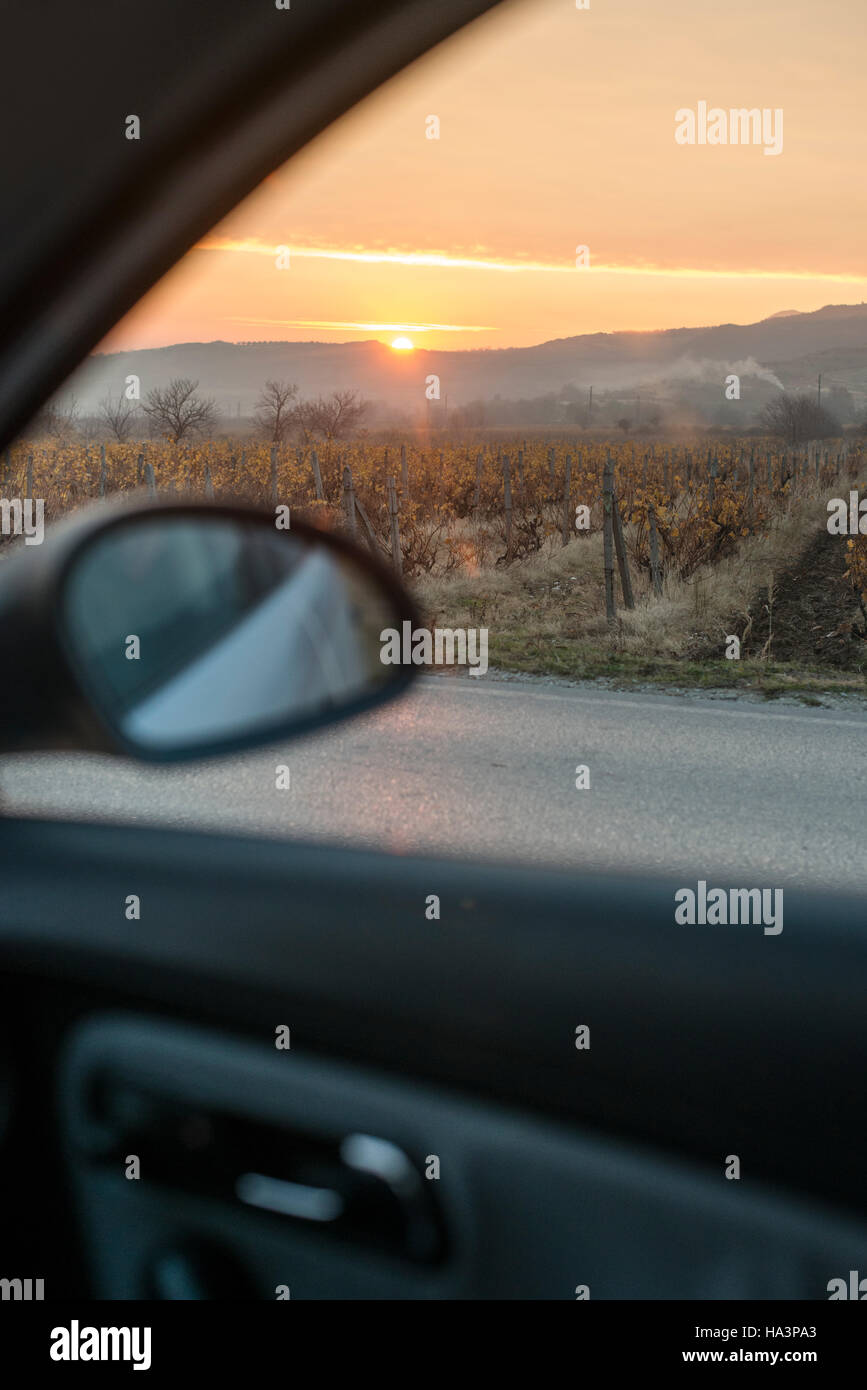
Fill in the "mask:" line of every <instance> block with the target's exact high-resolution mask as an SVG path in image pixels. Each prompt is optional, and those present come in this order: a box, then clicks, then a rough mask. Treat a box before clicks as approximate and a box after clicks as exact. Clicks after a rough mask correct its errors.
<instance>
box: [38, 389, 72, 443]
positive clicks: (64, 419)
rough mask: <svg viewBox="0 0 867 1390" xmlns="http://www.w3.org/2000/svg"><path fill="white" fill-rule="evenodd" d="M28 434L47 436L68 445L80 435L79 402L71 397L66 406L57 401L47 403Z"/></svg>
mask: <svg viewBox="0 0 867 1390" xmlns="http://www.w3.org/2000/svg"><path fill="white" fill-rule="evenodd" d="M28 433H32V434H37V435H38V434H47V435H50V436H51V438H52V439H53V440H55V441H56V442H57V443H58V444H68V443H69V441H70V440H71V439H74V438H75V436H76V434H77V433H78V401H77V400H76V398H75V396H72V395H71V396H70V397H69V400H68V401H67V403H66V404H65V405H60V404H59V403H58V401H57V400H56V399H52V400H50V401H46V403H45V405H44V406H43V407H42V409H41V410H40V412H39V414H38V415H37V416H36V417H35V418H34V420H33V423H32V425H31V427H30V430H29V431H28Z"/></svg>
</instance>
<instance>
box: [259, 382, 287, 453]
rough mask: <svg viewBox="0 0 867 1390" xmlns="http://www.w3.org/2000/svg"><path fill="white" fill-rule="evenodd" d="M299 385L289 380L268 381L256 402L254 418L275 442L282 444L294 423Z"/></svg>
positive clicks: (265, 433)
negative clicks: (294, 384)
mask: <svg viewBox="0 0 867 1390" xmlns="http://www.w3.org/2000/svg"><path fill="white" fill-rule="evenodd" d="M297 396H298V387H297V386H293V385H292V383H291V382H288V381H266V382H265V385H264V387H263V389H262V391H261V393H260V395H259V399H258V401H257V402H256V414H255V416H254V419H255V421H256V424H257V425H258V427H259V429H260V430H261V431H262V433H263V434H264V435H265V436H266V437H267V438H268V439H270V440H271V441H272V443H274V444H282V442H283V440H284V439H285V438H286V435H287V434H288V432H289V430H290V428H291V426H292V424H293V423H294V415H293V412H294V409H295V401H296V398H297Z"/></svg>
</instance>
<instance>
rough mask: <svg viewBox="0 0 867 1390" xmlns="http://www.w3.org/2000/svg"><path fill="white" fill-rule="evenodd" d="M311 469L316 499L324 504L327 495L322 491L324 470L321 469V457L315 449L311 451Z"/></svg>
mask: <svg viewBox="0 0 867 1390" xmlns="http://www.w3.org/2000/svg"><path fill="white" fill-rule="evenodd" d="M310 467H311V468H312V469H313V486H314V488H315V489H316V499H317V501H319V502H322V501H323V500H324V498H325V493H324V492H323V491H322V470H321V469H320V467H319V455H318V454H317V452H316V450H315V449H311V450H310Z"/></svg>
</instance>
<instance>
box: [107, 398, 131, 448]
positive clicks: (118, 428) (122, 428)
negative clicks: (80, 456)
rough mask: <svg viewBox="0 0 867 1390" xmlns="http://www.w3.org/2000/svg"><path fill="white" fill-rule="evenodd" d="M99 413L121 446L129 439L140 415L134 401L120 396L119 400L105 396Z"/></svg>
mask: <svg viewBox="0 0 867 1390" xmlns="http://www.w3.org/2000/svg"><path fill="white" fill-rule="evenodd" d="M99 413H100V416H101V417H102V419H103V420H104V422H105V424H106V425H107V426H108V428H109V430H110V431H111V433H112V435H113V436H114V438H115V439H117V440H118V441H119V442H120V443H121V444H122V443H123V441H124V440H125V439H129V436H130V435H131V434H132V431H133V425H134V423H135V417H136V415H137V413H138V408H137V406H136V405H135V404H134V402H133V401H128V400H127V399H126V397H125V396H118V398H117V400H114V399H113V398H112V397H111V396H104V397H103V399H102V400H101V401H100V403H99Z"/></svg>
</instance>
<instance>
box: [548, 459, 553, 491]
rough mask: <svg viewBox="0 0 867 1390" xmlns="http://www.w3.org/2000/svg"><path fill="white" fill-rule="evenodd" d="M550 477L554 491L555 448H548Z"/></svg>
mask: <svg viewBox="0 0 867 1390" xmlns="http://www.w3.org/2000/svg"><path fill="white" fill-rule="evenodd" d="M548 478H549V480H550V483H551V491H552V492H553V491H554V450H553V449H549V450H548Z"/></svg>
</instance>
